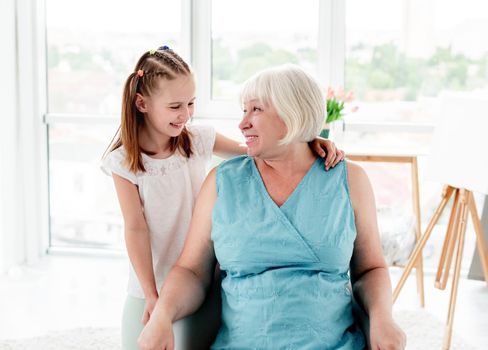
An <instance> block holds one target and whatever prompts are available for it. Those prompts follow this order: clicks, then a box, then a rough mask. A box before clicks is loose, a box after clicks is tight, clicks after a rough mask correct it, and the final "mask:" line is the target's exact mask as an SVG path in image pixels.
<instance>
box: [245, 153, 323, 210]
mask: <svg viewBox="0 0 488 350" xmlns="http://www.w3.org/2000/svg"><path fill="white" fill-rule="evenodd" d="M319 159H320V158H317V159H315V160H314V162H313V163H312V165H311V166H310V168H309V169H308V170H307V172H306V173H305V175H303V177H302V179H301V180H300V182H299V183H298V185H297V186H296V187H295V189H294V190H293V191H292V192H291V193H290V195H289V196H288V197H287V198H286V200H285V201H284V202H283V204H282V205H278V204H277V203H276V202H275V201H274V200H273V198H272V197H271V195H270V194H269V192H268V190H267V189H266V185H265V184H264V180H263V177H262V176H261V173H260V172H259V169H258V166H257V165H256V161H255V160H254V158H252V167H253V171H254V173H255V175H256V177H257V179H258V182H259V184H260V187H261V191H262V192H263V193H264V194H265V196H266V198H267V200H268V201H270V202H271V203H272V204H273V205H274V206H275V207H276V208H277V209H278V210H279V211H281V210H282V209H283V207H285V206H286V204H287V203H288V202H289V201H290V200H291V199H292V198H293V197H295V196H296V193H298V192H299V191H300V188H301V187H303V185H302V184H303V183H304V182H305V180H306V179H307V178H308V177H309V176H310V174H311V173H312V170H313V168H314V167H315V166H316V164H317V162H318V160H319Z"/></svg>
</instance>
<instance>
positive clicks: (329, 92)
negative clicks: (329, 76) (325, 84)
mask: <svg viewBox="0 0 488 350" xmlns="http://www.w3.org/2000/svg"><path fill="white" fill-rule="evenodd" d="M331 98H334V90H333V89H332V88H331V87H329V88H328V89H327V99H331Z"/></svg>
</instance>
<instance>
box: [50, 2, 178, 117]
mask: <svg viewBox="0 0 488 350" xmlns="http://www.w3.org/2000/svg"><path fill="white" fill-rule="evenodd" d="M111 13H112V14H114V16H110V14H111ZM115 14H116V15H115ZM163 18H164V20H162V19H163ZM46 23H47V47H48V90H49V92H48V96H49V103H48V110H49V113H64V114H66V113H70V114H96V115H101V116H107V115H114V114H115V115H118V114H119V111H120V95H121V91H122V88H121V87H122V85H123V83H124V79H125V77H126V76H127V75H128V73H129V72H131V71H132V70H133V69H134V65H135V63H136V61H137V59H138V58H139V57H140V56H141V54H142V53H143V52H144V51H147V50H150V49H151V48H157V45H158V44H159V45H162V44H167V45H169V46H172V47H176V49H178V48H179V44H180V32H181V9H180V5H179V1H176V0H173V1H161V0H145V1H140V2H139V1H115V0H110V1H96V0H86V1H80V2H73V1H61V0H47V3H46ZM155 46H156V47H155Z"/></svg>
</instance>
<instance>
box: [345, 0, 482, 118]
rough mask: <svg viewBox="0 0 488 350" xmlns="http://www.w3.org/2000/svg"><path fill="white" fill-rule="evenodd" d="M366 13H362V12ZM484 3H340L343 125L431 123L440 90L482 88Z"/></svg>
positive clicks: (415, 0) (470, 0)
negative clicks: (345, 92) (350, 110)
mask: <svg viewBox="0 0 488 350" xmlns="http://www.w3.org/2000/svg"><path fill="white" fill-rule="evenodd" d="M366 13H367V16H365V14H366ZM487 31H488V5H486V4H485V3H484V2H480V1H476V0H467V1H464V2H463V3H462V6H460V4H459V1H455V0H448V1H440V0H429V1H419V0H394V1H390V0H372V1H367V2H365V1H360V0H348V1H347V5H346V62H345V72H346V74H345V78H346V79H345V86H346V89H353V90H354V92H355V94H356V96H357V98H358V100H359V101H361V110H360V112H359V113H358V114H357V115H354V116H350V117H349V118H348V120H350V121H353V120H356V121H373V122H411V123H420V124H425V123H427V124H428V123H433V122H435V118H436V117H437V115H436V113H437V102H438V99H437V98H438V96H439V94H440V93H441V92H442V91H445V90H456V91H473V90H480V89H483V90H485V91H486V90H488V43H487V42H486V40H485V39H484V33H486V32H487Z"/></svg>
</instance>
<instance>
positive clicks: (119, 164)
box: [100, 146, 137, 184]
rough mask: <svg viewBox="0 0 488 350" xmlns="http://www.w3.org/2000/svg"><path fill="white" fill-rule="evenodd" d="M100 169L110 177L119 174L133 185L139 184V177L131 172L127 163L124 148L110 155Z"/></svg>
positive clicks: (105, 158)
mask: <svg viewBox="0 0 488 350" xmlns="http://www.w3.org/2000/svg"><path fill="white" fill-rule="evenodd" d="M100 168H101V169H102V171H103V172H104V173H105V174H106V175H108V176H112V174H117V175H119V176H121V177H123V178H125V179H127V180H129V181H130V182H132V183H133V184H137V175H136V174H134V173H133V172H132V171H130V170H129V169H128V168H127V166H126V163H125V149H124V147H123V146H121V147H119V148H116V149H114V150H113V151H111V152H110V153H108V154H107V155H106V156H105V157H104V158H103V159H102V162H101V165H100Z"/></svg>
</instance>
